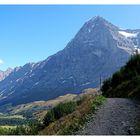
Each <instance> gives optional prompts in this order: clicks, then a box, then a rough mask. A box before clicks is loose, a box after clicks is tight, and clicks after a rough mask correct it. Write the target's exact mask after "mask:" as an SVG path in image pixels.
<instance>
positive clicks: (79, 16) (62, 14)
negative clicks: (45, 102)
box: [0, 5, 140, 70]
mask: <svg viewBox="0 0 140 140" xmlns="http://www.w3.org/2000/svg"><path fill="white" fill-rule="evenodd" d="M139 14H140V5H139V6H138V5H137V6H131V5H130V6H128V5H123V6H121V5H114V6H113V5H110V6H109V5H100V6H97V5H32V6H31V5H0V69H1V70H5V69H7V68H8V67H12V68H14V67H16V66H22V65H24V64H25V63H28V62H37V61H40V60H43V59H45V58H47V57H48V56H49V55H52V54H54V53H56V52H57V51H59V50H62V49H63V48H64V47H65V46H66V44H67V43H68V42H69V41H70V40H71V39H72V38H73V37H74V35H75V34H76V33H77V31H78V30H79V29H80V28H81V26H82V25H83V24H84V22H86V21H87V20H89V19H90V18H92V17H94V16H97V15H99V16H102V17H104V18H106V19H107V20H109V21H110V22H112V23H113V24H115V25H117V26H119V27H121V28H135V29H136V28H139V29H140V18H139Z"/></svg>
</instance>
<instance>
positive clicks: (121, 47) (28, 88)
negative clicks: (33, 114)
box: [0, 16, 140, 105]
mask: <svg viewBox="0 0 140 140" xmlns="http://www.w3.org/2000/svg"><path fill="white" fill-rule="evenodd" d="M139 48H140V30H136V29H135V30H130V29H126V30H125V29H120V28H119V27H117V26H115V25H113V24H111V23H110V22H108V21H107V20H105V19H104V18H102V17H99V16H97V17H93V18H92V19H90V20H89V21H87V22H86V23H85V24H84V25H83V26H82V28H81V29H80V30H79V31H78V33H77V34H76V35H75V37H74V38H73V39H72V40H71V41H70V42H69V43H68V44H67V46H66V47H65V48H64V49H63V50H61V51H59V52H58V53H56V54H54V55H52V56H50V57H48V58H47V59H46V60H44V61H41V62H38V63H28V64H26V65H24V66H22V67H18V68H15V69H14V70H13V71H12V73H10V74H9V76H7V77H6V78H5V79H4V80H3V81H1V82H0V105H3V104H7V103H12V104H13V105H16V104H22V103H28V102H32V101H37V100H49V99H53V98H56V97H58V96H61V95H64V94H66V93H79V92H80V91H81V90H83V89H85V88H90V87H93V88H94V87H98V86H99V83H100V78H101V79H106V78H108V77H109V76H111V75H112V73H114V72H115V71H116V70H118V69H119V68H120V67H121V66H123V65H124V64H125V63H126V62H127V61H128V59H129V57H130V56H131V55H132V54H134V53H135V51H136V50H137V51H138V52H139V51H140V49H139Z"/></svg>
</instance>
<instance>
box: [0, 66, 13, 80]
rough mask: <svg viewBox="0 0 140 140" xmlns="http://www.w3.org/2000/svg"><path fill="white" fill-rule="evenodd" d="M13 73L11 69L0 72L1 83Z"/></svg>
mask: <svg viewBox="0 0 140 140" xmlns="http://www.w3.org/2000/svg"><path fill="white" fill-rule="evenodd" d="M11 72H12V69H11V68H8V69H7V70H6V71H2V70H0V81H2V80H4V79H5V78H6V77H7V76H8V75H9V74H10V73H11Z"/></svg>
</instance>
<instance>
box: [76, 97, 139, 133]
mask: <svg viewBox="0 0 140 140" xmlns="http://www.w3.org/2000/svg"><path fill="white" fill-rule="evenodd" d="M138 118H140V104H138V103H136V102H134V101H132V100H130V99H125V98H108V99H107V101H106V102H105V103H104V104H103V105H102V106H101V107H100V108H99V110H98V111H97V112H96V114H95V117H94V118H93V119H92V120H91V121H90V122H88V123H87V125H86V126H85V128H84V129H83V130H80V131H78V132H77V133H76V135H133V134H135V131H134V128H135V124H136V121H137V119H138Z"/></svg>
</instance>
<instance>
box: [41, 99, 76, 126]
mask: <svg viewBox="0 0 140 140" xmlns="http://www.w3.org/2000/svg"><path fill="white" fill-rule="evenodd" d="M76 106H77V104H76V102H72V101H71V102H67V103H60V104H59V105H57V106H56V107H54V108H53V109H51V110H49V111H48V113H47V114H46V116H45V117H44V119H43V124H44V125H45V126H48V125H49V124H50V123H51V122H54V121H55V120H58V119H59V118H61V117H63V116H65V115H67V114H70V113H72V112H73V111H74V110H75V108H76Z"/></svg>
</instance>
